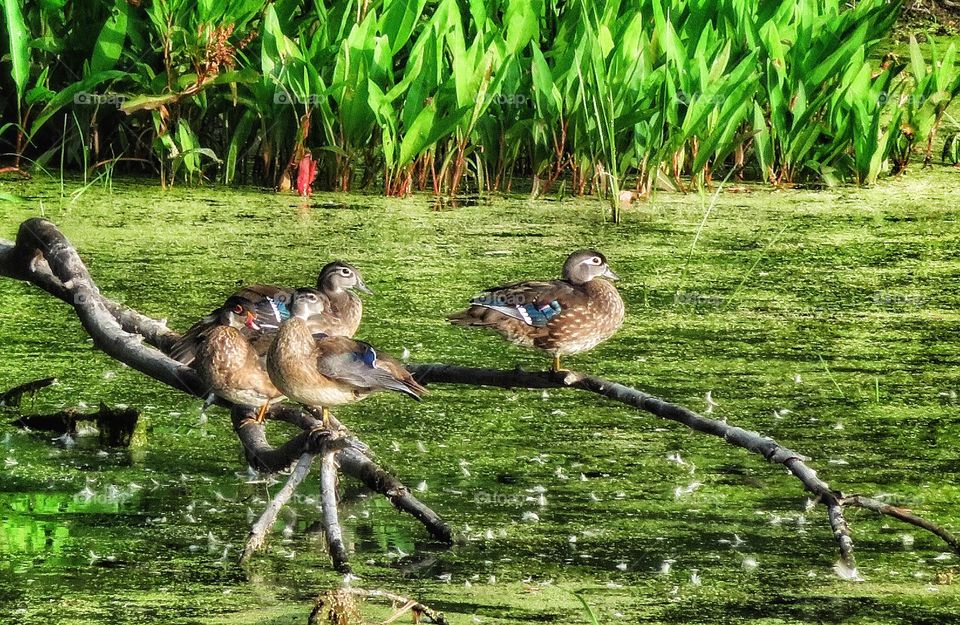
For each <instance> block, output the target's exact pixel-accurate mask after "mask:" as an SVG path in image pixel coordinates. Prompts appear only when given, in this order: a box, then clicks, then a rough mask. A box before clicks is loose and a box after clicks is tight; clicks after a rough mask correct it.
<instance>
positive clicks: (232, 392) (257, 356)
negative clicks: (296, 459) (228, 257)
mask: <svg viewBox="0 0 960 625" xmlns="http://www.w3.org/2000/svg"><path fill="white" fill-rule="evenodd" d="M214 312H215V315H216V321H215V322H214V323H213V325H212V326H210V327H208V328H206V329H205V330H204V332H203V333H202V334H200V335H199V336H198V337H197V345H196V358H195V360H194V363H193V367H194V368H195V369H196V370H197V373H198V374H199V375H200V377H201V379H203V381H204V382H206V383H207V385H208V386H209V388H210V392H212V393H213V394H215V395H217V396H218V397H222V398H223V399H226V400H227V401H230V402H233V403H235V404H242V405H246V406H256V407H258V408H259V411H258V412H257V421H258V422H260V423H262V422H263V418H264V415H265V414H266V412H267V408H268V407H269V406H270V404H273V403H275V402H278V401H280V400H282V399H283V394H282V393H281V392H280V391H278V390H277V387H275V386H274V385H273V383H272V382H271V381H270V376H269V375H267V371H266V369H265V368H264V363H263V361H262V356H263V354H262V353H258V350H257V347H256V343H257V339H258V338H259V337H260V336H261V335H262V332H261V328H260V325H259V324H258V322H257V318H258V317H259V316H260V315H262V313H261V312H260V311H258V310H257V307H256V305H255V304H254V303H253V302H251V301H250V300H248V299H246V298H244V297H238V296H236V295H234V296H231V297H230V298H229V299H228V300H227V302H226V303H225V304H224V305H223V306H221V307H220V308H219V309H217V310H216V311H214Z"/></svg>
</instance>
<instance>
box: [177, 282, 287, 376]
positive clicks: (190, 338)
mask: <svg viewBox="0 0 960 625" xmlns="http://www.w3.org/2000/svg"><path fill="white" fill-rule="evenodd" d="M233 297H242V298H245V299H247V300H248V301H250V302H252V303H254V304H258V305H259V304H261V303H264V302H266V301H267V300H270V301H272V302H275V303H276V302H279V303H280V304H281V305H283V306H285V305H286V304H287V303H289V302H291V301H293V289H288V288H286V287H282V286H274V285H272V284H251V285H250V286H246V287H243V288H242V289H240V290H239V291H237V292H236V293H234V294H233V295H231V296H230V298H227V299H228V300H229V299H231V298H233ZM268 308H269V307H268ZM266 311H267V309H265V310H264V316H263V321H264V322H265V324H266V327H269V325H270V321H269V319H271V318H276V316H277V315H278V314H279V313H275V312H271V313H270V314H267V312H266ZM287 316H289V313H288V315H287ZM257 317H258V319H257V322H258V323H260V322H261V319H260V311H259V310H258V311H257ZM217 318H218V315H217V311H216V310H215V311H213V312H211V313H210V314H209V315H206V316H204V317H202V318H201V319H200V321H198V322H196V323H195V324H193V325H192V326H190V329H188V330H187V331H186V332H184V333H183V336H181V337H180V339H179V340H178V341H177V342H176V343H174V344H173V345H172V346H171V347H170V357H171V358H173V359H174V360H176V361H179V362H181V363H183V364H185V365H189V364H190V363H192V362H193V361H194V359H195V358H196V357H197V349H198V348H199V346H200V343H201V342H202V341H203V340H205V337H206V335H207V334H208V333H209V332H210V330H212V329H213V328H215V327H217V325H218V321H217ZM262 325H263V324H262ZM279 325H280V324H279V322H276V324H275V325H273V327H272V329H271V331H276V328H277V326H279ZM250 338H255V337H253V336H251V337H250Z"/></svg>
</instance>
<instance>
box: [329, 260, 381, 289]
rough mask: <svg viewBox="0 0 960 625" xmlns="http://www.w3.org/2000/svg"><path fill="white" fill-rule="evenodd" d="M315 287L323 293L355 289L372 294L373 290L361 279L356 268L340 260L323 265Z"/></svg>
mask: <svg viewBox="0 0 960 625" xmlns="http://www.w3.org/2000/svg"><path fill="white" fill-rule="evenodd" d="M317 288H318V289H320V290H321V291H323V292H324V293H337V292H339V291H349V290H351V289H356V290H358V291H361V292H363V293H367V294H370V295H372V294H373V291H371V290H370V288H369V287H368V286H367V285H366V283H365V282H364V281H363V276H361V275H360V272H359V271H357V268H356V267H354V266H353V265H351V264H350V263H347V262H344V261H342V260H335V261H333V262H332V263H327V264H326V265H324V267H323V269H321V270H320V275H319V276H318V277H317Z"/></svg>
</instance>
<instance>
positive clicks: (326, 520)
mask: <svg viewBox="0 0 960 625" xmlns="http://www.w3.org/2000/svg"><path fill="white" fill-rule="evenodd" d="M320 506H321V508H322V511H323V533H324V535H325V536H326V537H327V550H328V551H329V552H330V559H331V560H333V568H335V569H336V570H338V571H340V572H341V573H350V572H351V569H350V563H349V562H348V559H349V557H348V556H347V548H346V546H345V545H344V544H343V530H342V529H340V514H339V512H338V510H337V457H336V454H335V453H334V452H333V451H326V452H324V454H323V460H322V461H321V463H320Z"/></svg>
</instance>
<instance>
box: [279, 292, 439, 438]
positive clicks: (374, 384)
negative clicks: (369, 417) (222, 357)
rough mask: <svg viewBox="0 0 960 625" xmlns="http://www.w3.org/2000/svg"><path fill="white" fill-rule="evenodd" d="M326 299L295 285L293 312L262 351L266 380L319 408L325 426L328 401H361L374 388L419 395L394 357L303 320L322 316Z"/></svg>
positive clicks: (338, 403)
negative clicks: (320, 330) (313, 328)
mask: <svg viewBox="0 0 960 625" xmlns="http://www.w3.org/2000/svg"><path fill="white" fill-rule="evenodd" d="M326 305H327V298H326V297H324V295H323V293H321V292H320V291H318V290H315V289H298V290H297V292H296V294H295V295H294V298H293V305H292V306H291V309H290V312H291V313H292V316H291V317H290V319H288V320H287V321H284V322H283V323H282V324H280V329H279V330H277V333H276V336H275V337H274V340H273V343H272V344H271V345H270V348H269V349H268V350H267V373H268V374H269V375H270V380H271V381H272V382H273V383H274V385H276V387H277V388H278V389H280V391H281V392H282V393H283V394H284V395H286V396H287V397H288V398H289V399H290V400H292V401H295V402H297V403H300V404H302V405H304V406H305V407H307V408H308V409H313V408H320V409H321V411H322V419H323V425H324V427H327V428H329V420H330V410H329V408H330V406H341V405H343V404H349V403H353V402H356V401H360V400H361V399H363V398H365V397H366V396H367V395H369V394H371V393H374V392H376V391H397V392H400V393H404V394H406V395H409V396H410V397H412V398H413V399H417V400H419V399H420V396H421V395H422V394H423V393H425V392H426V389H425V388H423V387H422V386H420V384H418V383H417V381H416V380H414V379H413V376H412V375H410V373H409V372H408V371H407V370H406V368H404V366H403V365H402V364H401V363H400V362H399V361H398V360H396V359H394V358H391V357H390V356H387V355H386V354H382V353H378V352H377V351H376V350H375V349H374V348H373V346H371V345H369V344H367V343H363V342H361V341H354V340H353V339H351V338H348V337H344V336H329V335H327V334H322V333H321V334H315V333H313V332H312V331H311V328H310V324H309V322H308V320H309V319H311V318H312V317H314V316H317V315H323V314H324V311H325V306H326Z"/></svg>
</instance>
